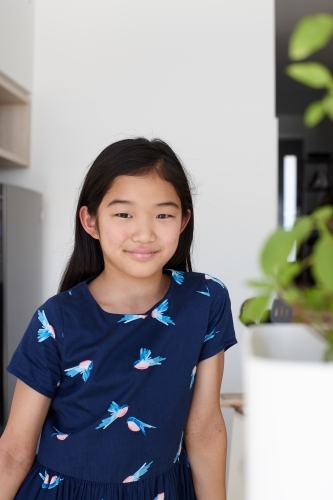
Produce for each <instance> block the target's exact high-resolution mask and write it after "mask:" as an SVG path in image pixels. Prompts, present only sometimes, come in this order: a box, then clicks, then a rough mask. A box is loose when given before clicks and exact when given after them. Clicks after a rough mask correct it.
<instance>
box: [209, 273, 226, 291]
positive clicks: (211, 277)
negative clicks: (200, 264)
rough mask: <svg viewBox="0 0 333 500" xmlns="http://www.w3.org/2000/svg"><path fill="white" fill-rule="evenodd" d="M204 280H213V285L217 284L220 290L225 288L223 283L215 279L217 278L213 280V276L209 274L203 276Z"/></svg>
mask: <svg viewBox="0 0 333 500" xmlns="http://www.w3.org/2000/svg"><path fill="white" fill-rule="evenodd" d="M205 278H206V280H213V281H215V283H218V284H219V285H221V287H222V288H227V287H226V286H225V284H224V283H223V281H221V280H219V279H217V278H213V276H211V275H210V274H205Z"/></svg>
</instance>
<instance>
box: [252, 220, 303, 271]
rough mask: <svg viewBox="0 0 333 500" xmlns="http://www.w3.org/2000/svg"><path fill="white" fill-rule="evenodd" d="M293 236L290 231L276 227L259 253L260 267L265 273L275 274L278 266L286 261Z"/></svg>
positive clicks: (293, 240)
mask: <svg viewBox="0 0 333 500" xmlns="http://www.w3.org/2000/svg"><path fill="white" fill-rule="evenodd" d="M294 242H295V238H294V236H293V234H292V232H291V231H285V230H284V229H277V230H276V231H275V233H273V234H272V235H271V236H270V237H269V238H268V240H267V241H266V244H265V245H264V248H263V250H262V253H261V261H260V263H261V267H262V269H263V271H264V273H266V274H271V275H273V276H276V274H277V271H278V267H279V266H281V265H284V264H286V263H287V258H288V256H289V255H290V252H291V250H292V247H293V245H294Z"/></svg>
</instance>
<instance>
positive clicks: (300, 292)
mask: <svg viewBox="0 0 333 500" xmlns="http://www.w3.org/2000/svg"><path fill="white" fill-rule="evenodd" d="M332 35H333V16H330V15H326V14H317V15H314V16H308V17H306V18H304V19H302V20H301V21H300V23H298V25H297V26H296V28H295V30H294V32H293V34H292V36H291V39H290V51H289V54H290V56H291V58H292V59H303V58H306V57H308V56H309V55H311V54H312V53H314V52H315V51H316V50H319V48H321V47H323V46H324V45H325V44H327V43H328V41H329V40H330V38H331V37H332ZM287 74H289V76H291V77H292V78H295V79H297V80H298V81H300V82H301V83H304V84H307V85H310V86H312V87H316V88H323V89H325V95H324V96H323V98H322V99H321V100H320V101H316V102H315V103H312V104H310V105H309V106H308V107H307V108H306V110H305V114H304V121H305V124H306V125H307V126H315V125H316V124H317V123H319V121H321V120H322V119H323V118H324V116H325V115H327V116H328V117H329V118H331V119H333V77H332V74H331V72H330V71H329V70H328V69H327V68H325V67H324V66H322V65H320V64H319V63H315V62H302V63H298V62H297V63H293V64H291V65H290V66H288V68H287ZM311 235H312V236H313V235H314V236H315V242H314V244H313V245H312V246H311V247H310V252H309V253H304V252H302V248H304V243H305V242H306V241H307V240H308V239H309V237H310V236H311ZM260 264H261V269H262V271H263V278H262V279H260V280H257V281H252V282H250V285H251V286H252V287H254V288H255V289H256V294H255V297H254V298H252V299H249V300H248V301H246V303H245V304H244V306H243V308H242V311H241V320H242V321H243V322H244V323H245V324H252V326H250V327H249V331H248V332H247V335H245V350H244V352H245V369H244V375H245V377H244V378H245V394H246V408H247V418H246V433H245V439H246V445H247V447H246V483H247V484H246V491H247V496H246V500H267V499H268V498H269V499H270V500H280V499H281V498H283V500H296V499H297V500H298V499H302V500H310V499H311V500H313V499H314V498H320V499H321V500H330V499H331V498H332V495H333V474H332V471H331V450H332V449H333V433H332V432H331V428H332V422H333V398H331V390H332V389H331V388H332V384H333V363H332V362H330V361H332V360H333V207H332V206H325V207H321V208H318V209H317V210H316V211H315V212H313V213H312V214H310V215H306V216H303V217H300V218H299V219H298V220H297V221H296V223H295V225H294V227H293V228H292V229H291V230H290V231H286V230H284V229H281V228H280V229H277V230H276V231H275V232H274V233H273V234H272V235H271V236H270V237H269V238H268V240H267V241H266V243H265V244H264V247H263V250H262V252H261V256H260ZM304 273H309V274H310V276H311V280H310V281H305V280H304V279H302V276H304ZM274 299H278V301H277V302H275V304H277V306H274V307H273V309H272V310H271V311H269V310H270V309H271V305H272V301H273V300H274ZM281 311H282V314H281ZM286 311H287V314H286V316H287V317H288V320H289V319H290V318H291V321H292V322H291V323H284V324H282V323H281V322H278V323H276V324H271V325H269V324H267V319H268V317H269V316H271V317H272V319H273V321H274V314H275V313H276V317H277V319H278V320H279V321H282V322H283V321H284V318H283V317H284V313H285V312H286ZM289 313H290V314H289ZM324 360H326V361H327V362H326V363H325V362H324Z"/></svg>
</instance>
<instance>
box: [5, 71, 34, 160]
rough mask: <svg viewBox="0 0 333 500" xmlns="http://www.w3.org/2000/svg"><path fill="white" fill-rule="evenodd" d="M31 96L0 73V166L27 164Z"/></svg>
mask: <svg viewBox="0 0 333 500" xmlns="http://www.w3.org/2000/svg"><path fill="white" fill-rule="evenodd" d="M29 156H30V96H29V93H28V92H26V91H25V90H24V89H22V88H21V87H20V86H19V85H17V84H16V83H14V82H13V81H12V80H10V79H9V78H7V77H6V76H5V75H4V74H3V73H1V72H0V167H1V168H10V167H28V166H29Z"/></svg>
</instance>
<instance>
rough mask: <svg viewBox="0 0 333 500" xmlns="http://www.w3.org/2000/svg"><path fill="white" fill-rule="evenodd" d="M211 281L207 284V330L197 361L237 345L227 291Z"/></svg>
mask: <svg viewBox="0 0 333 500" xmlns="http://www.w3.org/2000/svg"><path fill="white" fill-rule="evenodd" d="M213 280H214V278H213V279H212V280H211V282H210V284H209V290H210V300H211V307H210V316H209V323H208V329H207V332H206V335H205V337H204V340H203V345H202V348H201V351H200V355H199V360H198V361H203V360H204V359H207V358H210V357H212V356H215V354H217V353H219V352H220V351H223V350H224V351H226V350H227V349H229V347H231V346H233V345H234V344H237V340H236V336H235V330H234V324H233V320H232V314H231V305H230V298H229V293H228V290H227V289H226V287H225V285H224V283H222V282H221V281H219V280H215V281H213Z"/></svg>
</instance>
